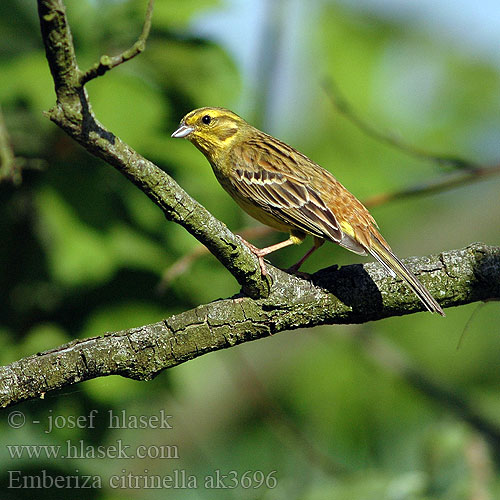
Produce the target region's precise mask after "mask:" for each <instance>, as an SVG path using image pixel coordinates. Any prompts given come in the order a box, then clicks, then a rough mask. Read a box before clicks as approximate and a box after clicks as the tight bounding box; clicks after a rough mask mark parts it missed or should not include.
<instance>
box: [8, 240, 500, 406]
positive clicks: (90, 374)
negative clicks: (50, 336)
mask: <svg viewBox="0 0 500 500" xmlns="http://www.w3.org/2000/svg"><path fill="white" fill-rule="evenodd" d="M406 264H407V265H408V266H409V267H410V269H412V270H413V271H414V272H415V273H416V274H417V275H418V276H419V279H421V280H422V282H423V283H424V284H425V286H426V287H428V289H429V290H430V291H431V292H432V293H433V294H434V295H435V296H436V297H438V298H439V301H440V303H441V305H442V306H444V307H451V306H459V305H462V304H467V303H470V302H474V301H478V300H490V299H496V298H498V297H500V247H489V246H486V245H482V244H480V243H476V244H473V245H470V246H468V247H466V248H463V249H461V250H452V251H449V252H443V253H441V254H438V255H433V256H429V257H420V258H416V257H414V258H411V259H407V260H406ZM270 274H271V275H272V278H273V280H274V282H275V283H279V286H276V287H273V289H272V292H271V294H270V295H269V296H268V297H267V298H265V299H259V300H254V299H251V298H249V297H243V296H239V297H233V298H228V299H224V300H218V301H215V302H212V303H210V304H205V305H201V306H199V307H197V308H195V309H192V310H190V311H186V312H183V313H181V314H177V315H175V316H171V317H170V318H167V319H165V320H163V321H160V322H158V323H154V324H151V325H145V326H141V327H138V328H131V329H129V330H122V331H119V332H114V333H106V334H104V335H102V336H98V337H93V338H89V339H83V340H75V341H73V342H71V343H69V344H66V345H63V346H60V347H57V348H55V349H52V350H50V351H46V352H43V353H38V354H35V355H33V356H30V357H28V358H24V359H21V360H19V361H16V362H14V363H12V364H10V365H8V366H4V367H0V406H10V405H13V404H16V403H19V402H20V401H24V400H26V399H32V398H38V397H43V395H44V394H46V393H47V392H50V391H54V390H56V389H60V388H62V387H67V386H70V385H73V384H75V383H78V382H81V381H84V380H89V379H92V378H96V377H103V376H106V375H122V376H124V377H128V378H132V379H136V380H150V379H152V378H153V377H155V376H156V375H158V373H160V372H161V371H162V370H164V369H166V368H170V367H172V366H176V365H179V364H181V363H184V362H185V361H188V360H190V359H193V358H196V357H198V356H201V355H203V354H206V353H208V352H213V351H217V350H219V349H224V348H227V347H232V346H234V345H237V344H241V343H243V342H248V341H251V340H256V339H259V338H263V337H267V336H269V335H274V334H276V333H278V332H282V331H285V330H292V329H296V328H307V327H312V326H316V325H325V324H330V325H331V324H346V323H364V322H367V321H374V320H379V319H383V318H387V317H390V316H402V315H406V314H411V313H415V312H418V311H421V310H422V309H423V306H422V304H421V302H420V301H419V300H418V298H417V297H416V296H415V295H414V294H413V293H411V292H410V291H409V290H408V289H407V288H406V286H405V285H404V283H403V282H402V281H396V280H393V279H392V278H390V277H388V276H387V275H386V274H385V271H384V270H383V269H382V268H381V266H380V265H379V264H377V263H369V264H365V265H360V264H358V265H351V266H346V267H342V268H340V269H336V268H335V267H330V268H328V269H324V270H322V271H320V272H318V273H316V274H314V275H313V276H312V277H311V280H305V279H302V278H298V277H295V276H292V275H289V274H286V273H284V272H282V271H280V270H278V269H275V268H273V267H270ZM436 321H444V320H443V319H442V318H439V317H438V316H436Z"/></svg>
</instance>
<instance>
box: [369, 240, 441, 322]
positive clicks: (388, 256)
mask: <svg viewBox="0 0 500 500" xmlns="http://www.w3.org/2000/svg"><path fill="white" fill-rule="evenodd" d="M371 236H372V238H371V240H370V243H371V244H370V247H369V248H367V250H368V252H370V254H371V255H372V256H373V257H375V258H376V259H377V260H378V261H379V262H380V263H381V264H382V265H383V266H384V267H385V268H386V269H387V270H388V271H389V273H390V274H391V275H392V276H394V277H395V276H396V275H397V276H399V277H400V278H401V279H403V280H404V281H405V283H406V284H407V285H408V286H409V287H410V288H411V290H412V291H413V292H414V293H415V295H416V296H417V297H418V298H419V299H420V300H421V301H422V303H423V304H424V306H425V307H426V308H427V309H428V310H429V311H430V312H437V313H438V314H440V315H441V316H445V314H444V312H443V310H442V309H441V306H440V305H439V304H438V303H437V302H436V300H435V299H434V297H433V296H432V295H431V294H430V292H429V290H427V288H425V286H424V285H422V283H420V281H418V279H417V278H416V277H415V275H414V274H413V273H412V272H411V271H410V270H409V269H408V268H407V267H406V266H405V265H404V264H403V263H402V262H401V261H400V260H399V258H398V257H396V255H394V253H393V252H392V250H391V249H390V247H389V245H388V244H387V243H386V242H385V241H384V239H383V238H381V237H379V236H377V235H375V234H373V233H372V235H371Z"/></svg>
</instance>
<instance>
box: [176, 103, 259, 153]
mask: <svg viewBox="0 0 500 500" xmlns="http://www.w3.org/2000/svg"><path fill="white" fill-rule="evenodd" d="M250 128H252V127H251V126H250V125H249V124H248V123H247V122H246V121H245V120H243V118H240V117H239V116H238V115H237V114H236V113H233V112H232V111H229V110H228V109H224V108H199V109H195V110H194V111H191V112H190V113H188V114H187V115H186V116H185V117H184V118H183V119H182V120H181V123H180V125H179V128H178V129H177V130H176V131H175V132H174V133H173V134H172V137H184V138H186V139H188V140H189V141H191V142H192V143H193V144H194V145H195V146H196V147H197V148H198V149H199V150H200V151H201V152H202V153H203V154H204V155H205V156H206V157H207V158H208V159H209V160H214V159H215V157H216V156H217V155H218V154H220V153H221V152H222V151H227V150H228V149H229V146H230V145H231V143H232V142H233V141H234V140H236V139H237V138H240V137H241V135H242V134H244V133H245V131H246V130H248V129H250Z"/></svg>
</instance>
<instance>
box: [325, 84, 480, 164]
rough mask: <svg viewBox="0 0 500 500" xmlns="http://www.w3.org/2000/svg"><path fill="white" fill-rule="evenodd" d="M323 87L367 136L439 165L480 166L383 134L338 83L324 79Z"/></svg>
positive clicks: (338, 109) (342, 111) (339, 110)
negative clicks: (351, 102)
mask: <svg viewBox="0 0 500 500" xmlns="http://www.w3.org/2000/svg"><path fill="white" fill-rule="evenodd" d="M323 87H324V89H325V92H326V94H327V95H328V97H329V98H330V100H331V101H332V104H333V105H334V107H335V109H337V111H338V112H339V113H342V115H344V116H345V117H346V118H347V119H348V120H349V121H350V122H351V123H353V124H354V125H355V126H356V127H358V128H359V130H361V131H362V132H363V133H364V134H366V135H367V136H369V137H372V138H373V139H375V140H377V141H379V142H382V143H385V144H388V145H389V146H392V147H394V148H397V149H399V150H400V151H403V152H404V153H406V154H408V155H410V156H413V157H415V158H419V159H422V160H427V161H431V162H434V163H436V164H438V165H439V166H441V167H452V168H454V169H459V170H468V171H474V170H476V169H478V168H480V167H479V165H477V164H476V163H474V162H472V161H469V160H466V159H464V158H460V157H458V156H454V155H437V154H434V153H430V152H429V151H425V150H423V149H420V148H417V147H415V146H412V145H410V144H407V143H405V142H403V141H401V140H400V139H397V138H396V137H395V136H393V135H392V134H384V133H382V132H380V131H379V130H377V129H376V128H375V127H374V126H372V125H371V124H369V123H368V122H366V121H365V120H363V119H362V118H361V117H360V116H359V115H358V114H357V113H356V112H355V111H354V109H353V107H352V106H351V104H350V103H349V102H348V101H347V99H345V97H344V96H343V94H342V92H341V91H340V89H339V87H338V85H337V84H336V83H335V81H334V80H333V79H332V78H327V79H325V81H324V82H323Z"/></svg>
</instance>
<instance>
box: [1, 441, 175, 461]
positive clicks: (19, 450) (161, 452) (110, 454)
mask: <svg viewBox="0 0 500 500" xmlns="http://www.w3.org/2000/svg"><path fill="white" fill-rule="evenodd" d="M5 447H6V448H7V452H8V454H9V456H10V458H12V459H16V458H65V459H66V458H73V459H84V458H90V459H95V458H97V459H99V458H108V459H123V460H127V459H135V458H141V459H142V458H151V459H160V460H168V459H175V458H179V448H178V447H177V445H174V444H164V445H154V444H150V445H143V444H141V445H138V446H136V447H135V448H133V447H132V446H131V445H129V444H124V443H123V441H122V440H121V439H117V440H116V441H115V442H114V443H113V444H110V445H89V444H85V442H84V440H83V439H80V440H78V441H72V440H71V439H68V440H66V442H65V444H64V445H60V444H6V445H5Z"/></svg>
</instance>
